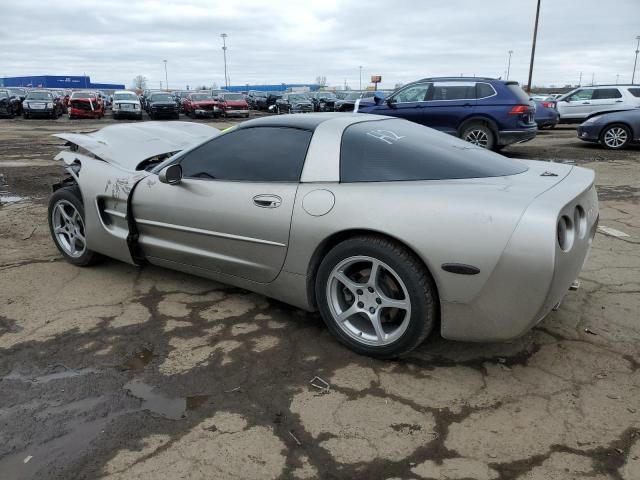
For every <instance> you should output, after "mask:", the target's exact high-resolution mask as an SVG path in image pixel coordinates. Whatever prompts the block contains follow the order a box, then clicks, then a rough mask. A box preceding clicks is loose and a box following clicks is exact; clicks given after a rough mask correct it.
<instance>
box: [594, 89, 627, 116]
mask: <svg viewBox="0 0 640 480" xmlns="http://www.w3.org/2000/svg"><path fill="white" fill-rule="evenodd" d="M623 108H624V102H623V100H622V93H621V92H620V89H618V88H614V87H611V88H597V89H595V90H594V92H593V97H591V111H590V112H589V113H596V112H606V111H608V110H620V109H623Z"/></svg>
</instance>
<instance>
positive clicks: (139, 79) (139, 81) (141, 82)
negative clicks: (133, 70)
mask: <svg viewBox="0 0 640 480" xmlns="http://www.w3.org/2000/svg"><path fill="white" fill-rule="evenodd" d="M133 88H139V89H140V90H144V89H145V88H147V77H145V76H144V75H138V76H136V77H135V78H134V79H133Z"/></svg>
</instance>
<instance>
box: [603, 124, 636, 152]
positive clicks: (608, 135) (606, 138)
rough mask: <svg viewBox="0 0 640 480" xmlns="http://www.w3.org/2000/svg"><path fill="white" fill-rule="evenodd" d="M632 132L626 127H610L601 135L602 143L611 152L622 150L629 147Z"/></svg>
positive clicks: (615, 125) (620, 125)
mask: <svg viewBox="0 0 640 480" xmlns="http://www.w3.org/2000/svg"><path fill="white" fill-rule="evenodd" d="M630 141H631V131H630V130H629V128H628V127H627V126H626V125H622V124H614V125H608V126H606V127H605V128H604V129H603V130H602V133H601V134H600V143H601V144H602V145H604V147H605V148H608V149H610V150H620V149H622V148H625V147H626V146H627V145H629V142H630Z"/></svg>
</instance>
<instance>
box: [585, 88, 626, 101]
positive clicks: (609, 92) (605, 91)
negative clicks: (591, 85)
mask: <svg viewBox="0 0 640 480" xmlns="http://www.w3.org/2000/svg"><path fill="white" fill-rule="evenodd" d="M607 98H622V94H621V93H620V90H618V89H617V88H598V89H596V90H595V91H594V92H593V97H592V100H604V99H607Z"/></svg>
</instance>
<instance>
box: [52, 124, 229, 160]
mask: <svg viewBox="0 0 640 480" xmlns="http://www.w3.org/2000/svg"><path fill="white" fill-rule="evenodd" d="M218 134H220V130H218V129H217V128H213V127H209V126H208V125H204V124H201V123H191V122H145V123H140V124H138V123H127V124H123V125H110V126H108V127H105V128H102V129H100V130H98V131H96V132H92V133H57V134H54V135H53V136H54V137H57V138H61V139H63V140H66V141H67V142H70V143H72V144H75V145H78V146H79V147H81V148H83V149H85V150H87V151H89V152H91V153H92V154H93V155H95V156H96V157H98V158H99V159H101V160H104V161H106V162H108V163H112V164H114V165H117V166H119V167H121V168H124V169H126V170H131V171H135V170H136V168H137V166H138V165H139V164H140V163H141V162H143V161H144V160H147V159H149V158H153V157H155V156H157V155H162V154H167V153H173V152H179V151H181V150H185V149H187V148H191V147H193V146H195V145H198V144H199V143H202V142H204V141H205V140H207V139H210V138H213V137H215V136H217V135H218ZM66 153H68V152H67V151H66V150H65V151H63V152H61V153H60V154H58V155H57V156H56V157H55V158H56V160H61V159H62V156H63V154H66Z"/></svg>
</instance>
